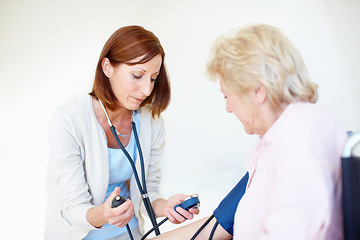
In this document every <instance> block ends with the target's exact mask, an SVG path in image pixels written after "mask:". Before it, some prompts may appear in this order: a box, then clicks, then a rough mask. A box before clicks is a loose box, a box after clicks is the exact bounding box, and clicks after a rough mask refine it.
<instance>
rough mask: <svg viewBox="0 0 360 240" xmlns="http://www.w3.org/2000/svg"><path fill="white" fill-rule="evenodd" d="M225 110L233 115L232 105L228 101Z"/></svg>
mask: <svg viewBox="0 0 360 240" xmlns="http://www.w3.org/2000/svg"><path fill="white" fill-rule="evenodd" d="M225 109H226V111H227V112H228V113H232V111H231V108H230V105H229V104H228V102H227V101H226V106H225Z"/></svg>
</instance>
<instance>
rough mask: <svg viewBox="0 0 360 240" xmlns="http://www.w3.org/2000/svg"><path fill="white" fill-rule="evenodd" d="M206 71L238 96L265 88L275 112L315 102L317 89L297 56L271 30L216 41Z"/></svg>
mask: <svg viewBox="0 0 360 240" xmlns="http://www.w3.org/2000/svg"><path fill="white" fill-rule="evenodd" d="M206 70H207V73H208V75H209V77H210V79H212V80H218V79H221V81H223V83H224V84H225V85H226V87H227V88H229V89H230V90H231V91H233V92H234V93H237V94H238V95H242V94H244V93H246V92H247V91H249V90H253V89H256V88H257V87H258V86H259V83H260V84H262V85H264V86H265V88H266V90H267V97H268V100H269V103H270V105H271V106H272V107H274V108H280V107H281V106H282V105H283V104H284V103H287V104H289V103H291V102H299V101H301V102H311V103H315V102H316V101H317V99H318V91H317V88H318V85H317V84H316V83H314V82H312V81H311V80H310V78H309V74H308V71H307V69H306V67H305V64H304V62H303V60H302V58H301V56H300V54H299V52H298V51H297V49H296V48H295V47H294V46H293V45H292V43H291V42H290V40H289V39H288V38H287V37H286V36H285V35H284V34H283V33H282V32H281V31H280V30H278V29H277V28H275V27H272V26H268V25H252V26H248V27H245V28H241V29H239V30H237V31H234V32H232V33H230V34H228V35H225V36H222V37H220V38H219V39H217V40H216V41H215V44H214V46H213V48H212V50H211V52H210V57H209V59H208V62H207V64H206Z"/></svg>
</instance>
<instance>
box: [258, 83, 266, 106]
mask: <svg viewBox="0 0 360 240" xmlns="http://www.w3.org/2000/svg"><path fill="white" fill-rule="evenodd" d="M255 94H256V99H257V101H258V104H259V105H262V104H264V103H265V101H266V98H267V91H266V88H265V86H264V85H262V84H259V87H258V88H257V89H256V90H255Z"/></svg>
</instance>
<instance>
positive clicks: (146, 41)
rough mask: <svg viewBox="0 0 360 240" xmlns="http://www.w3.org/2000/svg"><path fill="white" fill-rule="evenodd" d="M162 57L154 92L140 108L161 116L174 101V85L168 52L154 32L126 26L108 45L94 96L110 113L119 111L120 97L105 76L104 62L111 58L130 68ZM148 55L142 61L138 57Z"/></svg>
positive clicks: (97, 74) (98, 70)
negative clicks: (172, 95) (166, 60)
mask: <svg viewBox="0 0 360 240" xmlns="http://www.w3.org/2000/svg"><path fill="white" fill-rule="evenodd" d="M158 54H160V55H161V58H162V64H161V67H160V72H159V75H158V77H157V79H156V82H155V85H154V89H153V91H152V93H151V94H150V96H148V97H147V98H146V99H145V100H144V101H143V102H142V103H141V106H140V107H143V106H145V105H148V106H149V108H150V110H151V113H152V116H153V117H155V115H158V116H159V115H160V113H161V112H162V111H164V110H165V109H166V108H167V106H168V105H169V102H170V82H169V78H168V75H167V72H166V69H165V65H164V58H165V52H164V50H163V48H162V46H161V44H160V41H159V39H158V38H157V37H156V36H155V35H154V34H153V33H152V32H150V31H148V30H146V29H144V28H143V27H140V26H126V27H122V28H120V29H118V30H117V31H115V32H114V33H113V34H112V35H111V37H110V38H109V39H108V41H107V42H106V43H105V45H104V47H103V49H102V51H101V54H100V57H99V61H98V64H97V67H96V73H95V79H94V84H93V89H92V91H91V92H90V93H89V94H90V95H91V96H93V97H95V98H97V99H100V100H101V101H102V102H103V103H104V104H105V106H106V107H108V108H109V109H110V110H116V109H117V108H119V106H118V105H117V104H116V97H115V95H114V93H113V91H112V88H111V86H110V82H109V78H108V77H107V76H106V75H105V74H104V72H103V70H102V66H101V62H102V60H103V59H104V58H108V59H109V61H110V62H111V64H112V65H113V66H116V65H118V64H120V63H125V64H128V65H135V64H143V63H146V62H148V61H150V60H151V59H152V58H153V57H155V56H156V55H158ZM141 56H144V57H143V58H142V59H141V60H140V61H138V62H131V60H133V59H134V58H138V57H141Z"/></svg>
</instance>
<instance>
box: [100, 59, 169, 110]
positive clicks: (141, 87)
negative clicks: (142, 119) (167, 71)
mask: <svg viewBox="0 0 360 240" xmlns="http://www.w3.org/2000/svg"><path fill="white" fill-rule="evenodd" d="M142 58H143V56H141V57H139V58H135V59H133V62H137V61H139V60H141V59H142ZM161 64H162V57H161V55H160V54H158V55H156V56H155V57H153V58H152V59H151V60H150V61H148V62H146V63H143V64H136V65H132V66H131V65H127V64H124V63H121V64H119V65H117V66H115V67H114V66H112V65H111V63H110V62H109V63H108V65H106V64H105V65H103V70H104V73H105V75H106V76H107V77H108V78H109V81H110V85H111V88H112V90H113V92H114V95H115V97H116V98H117V100H118V104H120V106H122V107H124V108H126V109H129V110H137V109H138V108H139V107H140V104H141V103H142V102H143V101H144V100H145V99H146V98H147V97H148V96H149V95H150V94H151V92H152V91H153V89H154V84H155V80H156V78H157V76H158V75H159V72H160V67H161Z"/></svg>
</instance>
